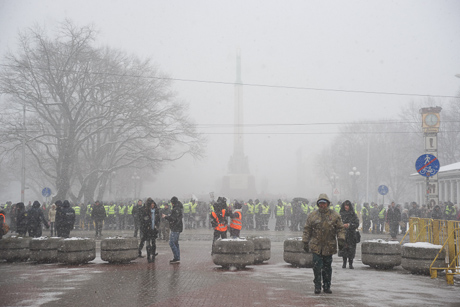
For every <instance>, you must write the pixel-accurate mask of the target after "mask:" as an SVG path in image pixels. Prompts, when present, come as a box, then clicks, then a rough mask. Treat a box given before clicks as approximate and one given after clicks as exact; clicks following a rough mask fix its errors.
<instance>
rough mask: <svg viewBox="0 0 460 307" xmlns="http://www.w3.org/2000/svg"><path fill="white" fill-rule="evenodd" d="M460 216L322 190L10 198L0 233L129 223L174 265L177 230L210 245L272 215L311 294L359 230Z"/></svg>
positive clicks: (447, 209) (348, 257)
mask: <svg viewBox="0 0 460 307" xmlns="http://www.w3.org/2000/svg"><path fill="white" fill-rule="evenodd" d="M413 217H416V218H430V219H444V220H460V212H459V210H458V208H457V206H456V205H454V204H453V203H452V202H445V203H444V204H442V205H435V206H431V205H422V206H421V207H420V206H419V205H418V204H417V203H416V202H412V203H410V205H409V204H405V205H404V207H402V206H401V205H400V204H396V203H395V202H391V204H390V205H388V206H387V207H385V206H384V205H382V204H380V205H378V204H375V203H371V204H369V203H363V204H362V206H361V205H360V204H353V203H352V202H351V201H349V200H346V201H344V202H340V201H339V202H337V204H335V205H333V204H331V201H330V200H329V198H328V196H327V195H326V194H320V195H319V197H318V198H317V199H316V200H315V202H312V203H310V202H309V200H308V199H306V198H294V199H292V201H291V202H288V201H283V200H281V199H278V200H277V201H276V202H268V201H262V202H261V201H260V200H259V199H256V200H255V201H253V200H252V199H249V200H248V201H247V202H244V201H238V200H233V201H229V200H228V199H226V198H225V197H218V198H217V200H216V201H210V202H208V203H206V202H200V201H197V200H196V199H190V201H184V203H182V202H181V201H179V199H178V198H177V197H175V196H174V197H172V198H171V199H170V200H168V201H167V200H157V201H155V200H153V199H152V198H150V197H149V198H147V199H146V200H145V201H142V200H140V199H139V200H136V201H133V202H131V203H129V204H127V203H120V204H118V205H117V204H114V203H105V204H104V203H102V202H100V201H95V202H94V204H88V205H86V206H84V205H83V204H76V205H73V206H72V205H71V203H70V202H69V201H68V200H64V201H63V202H62V201H56V202H55V203H53V204H51V205H47V204H46V203H43V204H40V202H38V201H34V202H33V204H32V203H31V202H29V204H28V206H25V205H24V203H22V202H19V203H16V204H11V203H10V202H8V203H7V204H6V205H3V206H2V207H1V210H0V239H1V238H2V235H3V234H4V233H3V229H4V228H3V225H4V224H7V223H8V224H9V225H11V228H10V229H11V231H12V232H16V233H17V235H18V236H26V235H28V236H29V237H41V236H42V235H43V229H44V228H46V229H49V231H50V236H57V237H63V238H68V237H69V236H70V232H71V231H72V230H73V229H81V230H85V229H86V230H94V231H95V236H96V238H100V237H101V236H102V231H103V230H104V229H113V230H117V229H118V230H124V229H132V230H133V236H134V237H137V236H138V235H139V237H140V243H139V250H138V252H139V254H138V256H139V257H144V256H143V255H142V250H143V248H144V245H145V246H146V251H147V261H148V262H155V257H156V255H157V252H156V240H157V239H158V238H159V239H160V240H169V245H170V247H171V251H172V254H173V259H172V260H170V263H171V264H176V263H180V249H179V236H180V233H181V232H182V231H183V229H184V228H185V229H195V228H201V227H202V228H206V227H208V228H213V229H214V234H213V244H214V242H215V241H216V240H218V239H226V238H227V232H229V233H230V237H231V238H232V239H238V238H239V236H240V231H241V230H242V229H247V230H258V231H264V230H269V226H268V224H269V220H270V218H275V219H276V221H275V229H274V230H275V231H284V230H285V228H289V230H291V231H302V230H303V237H302V241H303V242H304V249H305V250H306V251H309V252H312V254H313V272H314V276H315V278H314V285H315V292H314V293H315V294H319V293H321V289H322V290H323V291H324V293H332V290H331V278H332V268H331V263H332V255H333V254H335V253H337V252H338V255H339V257H342V259H343V266H342V267H343V268H346V267H347V264H348V267H349V268H350V269H353V268H354V267H353V260H354V258H355V254H356V244H357V243H359V239H360V236H359V231H357V230H358V228H359V227H360V225H362V231H363V232H364V233H369V232H372V233H376V234H378V233H383V232H388V233H389V234H390V235H391V238H392V239H396V236H397V235H398V234H399V233H400V232H402V233H405V232H406V230H407V223H408V222H409V218H413Z"/></svg>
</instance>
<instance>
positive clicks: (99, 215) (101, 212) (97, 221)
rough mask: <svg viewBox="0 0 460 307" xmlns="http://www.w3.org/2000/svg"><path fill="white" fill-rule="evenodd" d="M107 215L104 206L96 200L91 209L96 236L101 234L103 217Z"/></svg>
mask: <svg viewBox="0 0 460 307" xmlns="http://www.w3.org/2000/svg"><path fill="white" fill-rule="evenodd" d="M106 216H107V214H106V212H105V209H104V206H102V204H101V203H100V202H99V201H98V200H97V201H96V202H95V203H94V205H93V208H92V210H91V219H92V220H93V221H94V228H95V229H96V238H99V237H101V236H102V225H103V224H104V220H105V217H106Z"/></svg>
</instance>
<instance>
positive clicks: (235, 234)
mask: <svg viewBox="0 0 460 307" xmlns="http://www.w3.org/2000/svg"><path fill="white" fill-rule="evenodd" d="M239 237H240V229H235V228H232V227H230V238H239Z"/></svg>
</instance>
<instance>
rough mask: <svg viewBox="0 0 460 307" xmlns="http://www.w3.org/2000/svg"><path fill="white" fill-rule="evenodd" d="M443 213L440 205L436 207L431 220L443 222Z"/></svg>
mask: <svg viewBox="0 0 460 307" xmlns="http://www.w3.org/2000/svg"><path fill="white" fill-rule="evenodd" d="M442 216H443V214H442V211H441V207H440V206H439V205H436V206H434V208H433V211H431V218H432V219H433V220H442Z"/></svg>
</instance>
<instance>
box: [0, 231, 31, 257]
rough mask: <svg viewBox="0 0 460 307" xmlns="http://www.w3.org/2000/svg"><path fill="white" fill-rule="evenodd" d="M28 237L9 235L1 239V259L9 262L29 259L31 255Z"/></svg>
mask: <svg viewBox="0 0 460 307" xmlns="http://www.w3.org/2000/svg"><path fill="white" fill-rule="evenodd" d="M30 239H31V238H28V237H16V236H14V237H9V238H4V239H1V240H0V259H4V260H6V261H8V262H16V261H27V260H28V259H29V257H30V249H29V245H30Z"/></svg>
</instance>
